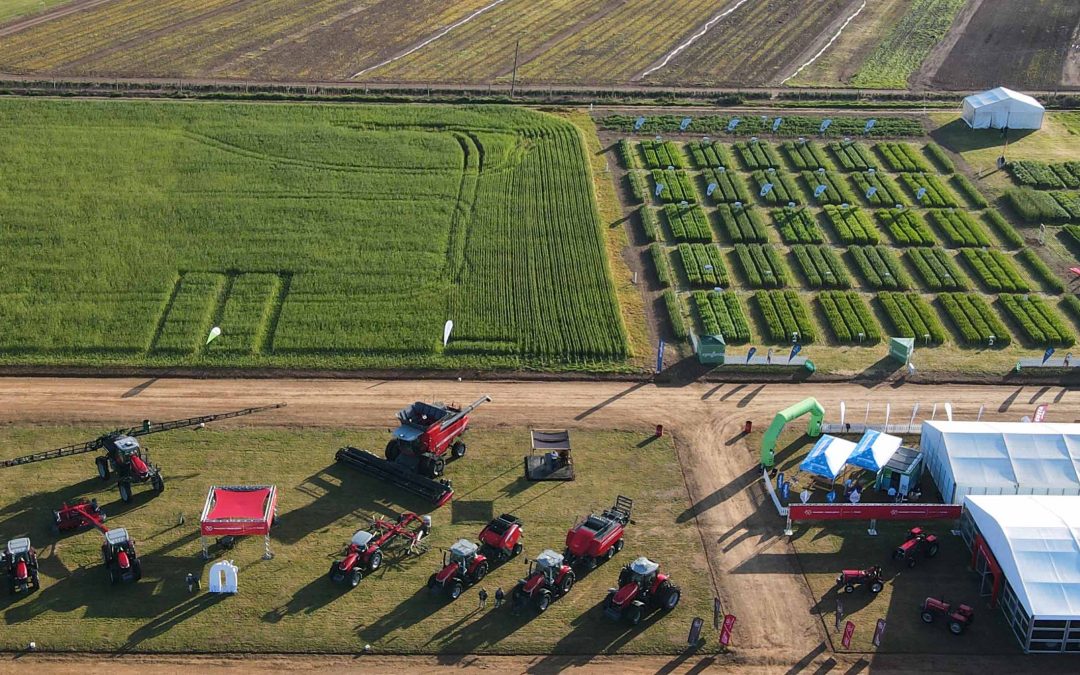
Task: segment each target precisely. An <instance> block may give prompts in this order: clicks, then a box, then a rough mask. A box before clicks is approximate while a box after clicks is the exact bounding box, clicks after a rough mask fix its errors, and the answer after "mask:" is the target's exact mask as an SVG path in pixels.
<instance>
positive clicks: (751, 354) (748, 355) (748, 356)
mask: <svg viewBox="0 0 1080 675" xmlns="http://www.w3.org/2000/svg"><path fill="white" fill-rule="evenodd" d="M755 353H757V347H751V348H750V351H748V352H746V362H747V363H750V359H752V358H753V357H754V354H755Z"/></svg>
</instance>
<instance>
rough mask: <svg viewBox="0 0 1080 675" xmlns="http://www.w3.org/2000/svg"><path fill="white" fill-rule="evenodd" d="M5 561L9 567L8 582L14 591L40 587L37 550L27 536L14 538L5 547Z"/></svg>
mask: <svg viewBox="0 0 1080 675" xmlns="http://www.w3.org/2000/svg"><path fill="white" fill-rule="evenodd" d="M3 561H4V564H5V567H7V574H8V582H9V586H10V590H11V592H12V593H20V592H22V591H26V590H28V589H29V590H37V589H38V588H40V585H39V583H38V573H37V551H35V550H34V547H33V546H31V545H30V540H29V539H28V538H26V537H20V538H19V539H12V540H11V541H9V542H8V543H7V547H6V548H5V549H4V556H3Z"/></svg>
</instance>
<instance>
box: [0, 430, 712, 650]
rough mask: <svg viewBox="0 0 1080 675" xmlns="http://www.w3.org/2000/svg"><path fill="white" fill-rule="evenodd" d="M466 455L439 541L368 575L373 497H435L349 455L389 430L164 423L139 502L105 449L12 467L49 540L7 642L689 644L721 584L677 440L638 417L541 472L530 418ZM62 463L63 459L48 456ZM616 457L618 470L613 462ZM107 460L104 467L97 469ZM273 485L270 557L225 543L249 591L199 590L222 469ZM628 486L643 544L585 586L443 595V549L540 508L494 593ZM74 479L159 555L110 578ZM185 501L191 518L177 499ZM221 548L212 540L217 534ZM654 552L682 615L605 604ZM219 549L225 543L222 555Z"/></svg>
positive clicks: (19, 441) (41, 535)
mask: <svg viewBox="0 0 1080 675" xmlns="http://www.w3.org/2000/svg"><path fill="white" fill-rule="evenodd" d="M100 431H101V430H100V429H87V428H81V427H10V426H9V427H5V428H3V429H2V430H0V446H2V447H5V448H9V449H12V448H45V447H49V446H59V445H62V444H66V443H71V442H73V441H77V440H81V439H83V438H92V437H94V436H95V435H96V434H97V433H100ZM470 434H471V440H470V442H469V454H468V455H467V456H466V457H465V458H464V459H463V460H461V461H458V462H454V463H452V464H451V465H450V466H449V467H448V468H447V478H450V479H452V480H453V483H454V488H455V490H456V494H455V498H454V501H453V502H451V504H448V505H446V506H444V507H441V508H439V509H437V510H435V511H434V512H433V513H431V516H432V533H431V536H430V538H429V540H428V542H429V544H430V547H431V549H430V550H429V551H428V552H427V553H424V554H422V555H420V556H412V555H404V554H403V552H402V554H396V553H388V555H387V557H386V561H385V562H384V564H383V567H382V568H381V569H380V570H379V571H377V572H375V573H374V574H372V575H371V576H368V577H366V578H365V579H364V580H363V581H361V583H360V585H359V586H358V587H356V588H354V589H349V588H347V587H346V586H337V585H334V584H333V583H332V582H330V580H329V579H328V578H327V571H328V570H329V568H330V565H331V563H332V561H333V560H335V559H339V557H340V555H341V551H342V549H343V547H344V544H345V543H346V542H347V541H348V539H349V537H350V536H351V535H352V533H353V532H354V531H356V530H357V529H361V528H365V527H366V525H367V523H368V522H369V521H370V519H371V517H372V515H373V514H374V515H377V516H379V517H390V518H393V517H396V515H397V514H398V513H400V512H402V511H403V510H411V511H414V512H417V513H426V512H427V511H428V510H429V509H430V505H429V504H426V503H424V502H422V501H420V500H418V499H416V498H410V496H409V495H408V494H407V493H402V492H401V491H400V490H398V489H396V488H394V487H392V486H389V485H387V484H385V483H381V482H379V481H376V480H374V479H371V478H367V477H365V476H363V475H361V474H359V473H357V472H355V471H353V470H351V469H349V468H346V467H344V466H340V465H337V464H335V463H334V452H335V451H336V449H337V448H339V447H341V446H342V445H345V444H350V445H355V446H357V447H367V448H372V449H374V448H381V447H383V446H384V445H385V442H386V432H385V431H384V430H383V431H349V430H328V431H311V430H280V429H279V430H269V429H260V428H247V429H243V430H236V431H215V430H209V429H207V430H200V431H197V432H193V431H177V432H173V433H171V434H162V435H160V436H153V437H152V440H149V441H147V446H148V447H149V448H150V452H151V455H152V457H153V459H154V461H155V462H157V463H158V464H160V465H161V466H162V467H163V472H164V476H165V479H166V487H165V492H164V493H162V494H161V495H159V496H157V497H152V493H151V492H150V491H148V490H147V491H138V492H137V493H136V496H135V502H134V503H133V504H132V505H131V506H130V507H125V506H124V505H123V504H121V503H120V502H119V499H118V497H117V493H116V489H115V488H112V487H107V486H106V484H104V483H102V482H101V481H100V480H98V478H97V477H96V475H95V474H94V465H93V461H92V459H91V457H92V456H91V455H84V456H82V457H78V458H68V459H61V460H55V461H53V462H50V463H49V464H48V465H32V466H30V465H28V466H22V467H16V468H12V469H5V470H4V472H5V473H4V476H3V477H4V481H5V483H4V484H5V486H6V488H5V490H4V492H3V495H2V496H0V533H2V534H3V535H4V536H7V537H15V536H20V535H27V536H29V537H30V538H31V541H32V543H33V544H34V545H35V547H36V548H37V550H38V552H39V556H40V558H39V560H40V568H41V575H42V588H41V590H40V591H38V592H36V593H34V594H32V595H30V596H28V597H20V598H17V599H15V600H8V599H7V594H6V593H5V594H4V598H5V600H4V603H3V605H2V606H0V621H2V623H3V625H4V630H3V631H2V633H0V648H2V649H5V650H19V649H21V648H23V647H24V646H25V645H26V644H27V643H28V642H29V641H31V640H34V641H36V642H37V644H38V646H39V648H41V649H46V650H52V651H66V650H79V651H87V650H113V651H127V650H135V651H150V652H155V651H168V652H191V651H199V652H203V651H212V652H229V653H234V652H239V651H285V652H297V651H312V652H344V653H349V652H352V653H355V652H359V651H360V650H361V648H362V647H363V646H364V645H365V644H371V645H372V646H373V647H374V649H375V650H376V651H377V652H379V653H405V654H413V653H429V654H430V653H445V654H451V655H457V654H472V653H514V654H521V653H524V654H567V653H570V654H575V653H587V654H596V653H605V652H621V653H667V654H674V653H679V652H680V651H682V650H683V649H684V648H685V646H686V630H687V626H689V624H690V620H691V619H692V618H693V617H694V616H709V612H711V611H712V598H713V590H712V587H711V585H710V582H709V574H708V571H707V563H706V560H705V556H704V553H703V551H702V548H701V539H700V537H699V536H698V533H697V531H696V525H695V523H694V520H693V519H689V520H687V521H686V522H680V520H681V519H680V518H679V516H680V514H683V513H684V512H685V511H686V509H687V508H688V507H689V502H688V499H687V493H686V489H685V487H684V485H683V482H682V475H681V473H680V470H679V464H678V462H677V461H676V458H675V452H674V448H673V446H672V445H671V443H670V442H669V441H668V440H667V439H666V438H665V439H658V440H656V441H652V442H650V443H648V444H647V445H642V444H641V440H642V436H641V435H640V434H634V433H624V432H578V431H575V432H573V437H572V440H573V442H574V447H575V450H574V459H575V468H576V470H577V480H575V481H573V482H563V483H530V482H528V481H526V480H525V479H524V478H523V477H522V476H521V466H522V460H521V457H522V454H523V452H527V450H525V451H523V450H522V448H528V445H529V435H528V432H526V431H524V430H511V431H498V432H485V431H474V432H470ZM46 467H48V468H47V469H46ZM615 473H618V474H619V475H620V476H621V477H622V478H621V479H620V481H618V483H616V482H614V481H611V480H610V476H612V475H613V474H615ZM91 476H93V477H91ZM268 482H269V483H273V484H275V485H276V486H277V488H278V490H279V500H278V514H279V521H278V523H277V525H276V526H275V528H274V529H273V531H272V533H271V547H272V549H273V552H274V558H273V559H272V560H268V561H267V560H262V559H261V558H262V552H263V542H262V538H260V537H253V538H250V539H244V540H241V541H240V542H239V543H238V545H237V547H236V548H235V549H233V550H232V551H230V552H228V553H227V554H225V556H224V557H225V559H231V560H233V561H234V562H235V564H236V565H237V566H239V568H240V574H239V593H238V594H237V595H235V596H230V597H225V598H220V597H217V598H215V597H214V596H211V595H209V594H206V593H200V594H189V593H188V590H187V586H186V585H185V583H184V580H185V576H186V575H187V574H188V573H194V574H200V573H201V574H202V576H203V588H204V589H205V588H206V574H207V571H208V564H209V563H204V562H203V561H202V559H201V557H200V555H199V552H200V550H201V549H200V542H199V535H198V517H199V514H200V512H201V510H202V505H203V502H204V500H205V498H206V493H207V490H208V489H209V487H210V486H211V485H222V484H225V485H237V484H266V483H268ZM617 494H625V495H627V496H629V497H631V498H632V499H633V500H634V513H633V523H632V524H631V525H630V526H629V528H628V529H627V534H626V548H625V550H624V551H623V552H622V553H620V554H619V555H618V556H617V557H616V558H615V559H614V560H613V561H611V562H610V563H608V564H604V565H601V566H600V567H598V568H597V569H595V570H594V571H592V572H589V573H585V572H582V574H581V575H579V576H580V578H579V581H578V583H577V584H576V585H575V586H574V588H573V589H572V590H571V592H570V593H569V594H568V595H566V596H565V597H563V598H560V599H558V600H556V601H555V602H554V603H553V604H552V606H551V608H550V609H549V610H548V611H547V612H545V613H544V614H542V615H539V616H537V615H535V614H533V613H531V612H530V613H522V614H521V615H518V616H515V615H513V614H512V613H511V611H510V608H509V607H503V608H501V609H499V610H494V609H492V608H491V606H492V604H493V603H492V602H490V601H489V604H488V610H486V611H477V610H476V607H477V592H478V589H477V588H475V587H474V588H472V589H469V590H467V591H466V592H465V594H464V595H463V596H462V597H461V598H460V599H458V600H457V601H456V602H453V603H450V602H447V601H446V600H445V599H443V598H440V597H434V598H433V597H431V596H430V595H429V593H428V591H427V588H426V583H427V579H428V576H429V575H430V574H432V573H433V572H435V571H437V570H438V569H439V568H440V567H441V562H442V553H441V550H440V549H443V548H448V547H449V546H450V545H451V544H453V543H454V542H455V541H456V540H457V539H459V538H462V537H465V538H470V539H473V538H475V537H476V536H477V535H478V533H479V531H480V529H481V528H482V527H483V526H484V525H485V524H486V523H487V521H488V520H489V519H490V518H492V517H494V516H495V515H498V514H500V513H505V512H511V513H514V514H516V515H517V516H518V517H520V518H522V519H523V520H524V522H525V556H522V558H519V559H516V560H512V561H509V562H507V563H505V564H504V565H502V566H501V567H497V568H495V569H494V570H493V571H492V572H491V574H489V575H488V576H487V578H486V579H485V581H484V582H483V585H484V587H486V588H487V590H488V592H489V594H494V592H495V588H496V587H500V586H501V587H502V588H503V589H504V590H509V589H511V588H512V587H513V585H514V584H515V583H516V582H517V580H518V579H520V578H521V577H522V576H524V573H525V562H524V557H526V556H536V555H538V554H539V553H540V552H541V551H542V550H543V549H545V548H552V549H556V550H558V551H560V552H561V551H562V550H563V542H564V539H565V536H566V530H567V528H569V527H570V526H572V525H573V524H574V523H575V522H576V519H577V518H580V517H581V516H584V515H586V514H587V513H588V512H589V511H591V510H594V509H604V508H607V507H609V506H610V505H611V504H612V503H613V501H614V499H615V496H616V495H617ZM75 497H86V498H90V497H95V498H97V499H98V500H99V503H100V504H101V505H102V507H103V509H104V510H105V511H106V513H107V515H108V524H109V525H110V526H114V527H126V528H127V529H128V530H129V532H130V533H131V536H132V537H134V538H135V540H136V543H137V545H138V547H139V554H140V557H141V558H142V562H143V574H144V576H143V579H142V581H140V582H139V583H137V584H135V585H129V586H120V587H110V586H109V584H108V582H107V581H106V577H105V573H104V571H103V569H102V566H101V564H100V553H99V547H100V543H101V537H100V535H99V534H97V533H96V532H93V531H88V532H80V533H70V534H65V535H62V536H60V537H59V538H58V537H57V536H56V535H54V534H52V533H51V531H50V514H51V511H52V510H53V509H55V508H57V507H59V506H60V504H61V502H63V501H65V500H71V499H73V498H75ZM180 514H183V515H184V516H185V522H184V524H183V525H178V524H177V522H178V518H179V515H180ZM211 551H212V552H213V551H214V548H213V542H211ZM639 555H649V556H651V557H653V558H654V559H655V560H657V561H658V562H660V563H661V565H662V566H663V569H664V570H665V571H668V572H669V573H670V574H671V575H672V578H673V580H674V581H675V582H676V583H677V584H678V585H679V586H680V587H681V588H682V590H683V598H682V602H681V604H680V605H679V607H678V608H677V609H675V610H674V611H673V612H672V613H671V614H669V615H667V616H662V617H661V616H656V618H649V619H647V620H646V621H644V622H642V623H641V624H640V625H639V626H637V627H634V628H631V627H630V626H628V625H626V624H621V623H617V622H613V621H611V620H609V619H607V618H606V617H605V616H604V615H603V612H602V609H601V602H602V601H603V599H604V597H605V594H606V591H607V589H608V588H609V587H610V586H612V585H614V584H615V582H616V580H617V578H618V572H619V568H620V567H621V566H622V565H623V564H626V563H628V562H630V561H631V560H633V558H634V557H636V556H639ZM215 557H217V556H215Z"/></svg>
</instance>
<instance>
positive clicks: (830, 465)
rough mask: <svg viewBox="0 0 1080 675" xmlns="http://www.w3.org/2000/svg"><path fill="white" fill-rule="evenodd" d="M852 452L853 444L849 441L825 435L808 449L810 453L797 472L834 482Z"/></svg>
mask: <svg viewBox="0 0 1080 675" xmlns="http://www.w3.org/2000/svg"><path fill="white" fill-rule="evenodd" d="M853 450H855V444H854V443H852V442H851V441H845V440H844V439H842V438H836V437H835V436H829V435H828V434H826V435H824V436H822V437H821V438H819V439H818V442H817V443H815V444H814V447H812V448H810V453H809V454H807V455H806V459H804V460H803V461H802V464H800V465H799V470H800V471H806V472H807V473H812V474H815V475H817V476H824V477H825V478H828V479H829V480H835V479H836V476H837V475H839V473H840V470H841V469H842V468H844V463H845V462H847V460H848V457H850V456H851V453H852V451H853Z"/></svg>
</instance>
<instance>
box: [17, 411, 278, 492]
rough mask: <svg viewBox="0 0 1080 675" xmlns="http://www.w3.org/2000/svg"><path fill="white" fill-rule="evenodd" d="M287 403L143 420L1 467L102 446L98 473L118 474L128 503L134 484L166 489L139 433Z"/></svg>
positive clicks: (103, 475)
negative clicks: (216, 413)
mask: <svg viewBox="0 0 1080 675" xmlns="http://www.w3.org/2000/svg"><path fill="white" fill-rule="evenodd" d="M284 407H285V404H284V403H278V404H277V405H269V406H264V407H261V408H245V409H243V410H236V411H234V412H227V413H221V414H218V415H203V416H202V417H190V418H188V419H182V420H174V421H172V422H161V423H157V424H155V423H152V422H150V420H143V423H142V426H138V427H132V428H130V429H118V430H117V431H113V432H111V433H108V434H105V435H103V436H99V437H98V438H95V439H94V440H92V441H87V442H85V443H77V444H75V445H68V446H64V447H62V448H56V449H55V450H47V451H45V452H36V453H34V454H32V455H25V456H23V457H16V458H15V459H9V460H4V461H0V469H3V468H7V467H11V466H22V465H23V464H33V463H35V462H44V461H45V460H49V459H60V458H61V457H71V456H72V455H81V454H83V453H87V452H97V451H98V450H102V451H104V453H105V454H103V455H100V456H98V457H96V458H95V459H94V464H95V465H96V466H97V474H98V476H99V477H100V478H101V480H109V479H110V478H111V477H112V476H113V475H115V477H116V485H117V488H118V489H119V490H120V500H121V501H122V502H124V503H125V504H127V503H130V502H131V499H132V486H133V485H135V484H144V483H148V484H149V485H150V487H152V488H153V490H154V492H155V493H160V492H162V491H164V490H165V479H164V478H163V477H162V475H161V469H160V468H159V467H158V466H157V465H155V464H153V463H152V462H151V461H150V455H149V453H148V452H147V451H146V449H145V448H143V447H141V446H140V445H139V441H138V440H136V438H137V437H138V436H146V435H147V434H156V433H160V432H162V431H172V430H173V429H180V428H183V427H194V426H201V425H204V424H206V423H208V422H214V421H217V420H223V419H231V418H233V417H242V416H244V415H250V414H252V413H257V412H262V411H264V410H274V409H276V408H284Z"/></svg>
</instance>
